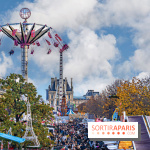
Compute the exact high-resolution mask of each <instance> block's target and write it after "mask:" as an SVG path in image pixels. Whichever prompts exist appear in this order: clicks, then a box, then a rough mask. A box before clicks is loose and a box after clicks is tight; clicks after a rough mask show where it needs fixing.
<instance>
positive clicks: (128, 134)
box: [88, 122, 138, 138]
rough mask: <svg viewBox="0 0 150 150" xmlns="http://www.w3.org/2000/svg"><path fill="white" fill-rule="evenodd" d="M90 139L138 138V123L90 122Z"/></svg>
mask: <svg viewBox="0 0 150 150" xmlns="http://www.w3.org/2000/svg"><path fill="white" fill-rule="evenodd" d="M88 138H138V122H88Z"/></svg>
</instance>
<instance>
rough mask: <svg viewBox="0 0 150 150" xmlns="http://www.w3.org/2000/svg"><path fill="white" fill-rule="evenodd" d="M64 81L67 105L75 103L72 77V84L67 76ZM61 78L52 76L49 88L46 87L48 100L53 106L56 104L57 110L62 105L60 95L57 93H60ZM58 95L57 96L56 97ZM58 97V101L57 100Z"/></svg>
mask: <svg viewBox="0 0 150 150" xmlns="http://www.w3.org/2000/svg"><path fill="white" fill-rule="evenodd" d="M63 83H64V87H63V89H64V93H65V97H66V104H67V106H69V105H71V104H73V85H72V78H71V85H69V83H68V81H67V78H65V79H63ZM58 87H59V79H57V78H56V77H55V78H51V85H49V87H48V89H46V100H47V101H49V104H50V106H51V107H54V105H56V108H57V111H58V109H59V106H60V102H59V97H58V96H57V94H58V93H59V88H58ZM56 96H57V97H56ZM55 97H56V102H55Z"/></svg>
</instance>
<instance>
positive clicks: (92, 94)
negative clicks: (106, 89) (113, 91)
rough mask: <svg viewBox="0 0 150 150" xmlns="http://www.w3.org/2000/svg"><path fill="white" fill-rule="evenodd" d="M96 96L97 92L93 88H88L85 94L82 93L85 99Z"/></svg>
mask: <svg viewBox="0 0 150 150" xmlns="http://www.w3.org/2000/svg"><path fill="white" fill-rule="evenodd" d="M92 96H93V97H94V98H97V97H98V96H99V92H94V90H88V91H87V93H86V95H84V97H86V99H90V98H91V97H92Z"/></svg>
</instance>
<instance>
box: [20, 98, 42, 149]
mask: <svg viewBox="0 0 150 150" xmlns="http://www.w3.org/2000/svg"><path fill="white" fill-rule="evenodd" d="M30 106H31V105H30V103H29V100H28V101H27V125H26V132H25V134H24V136H23V138H24V139H26V140H27V141H32V142H33V143H34V147H35V146H37V147H39V146H40V143H39V141H38V138H37V136H36V135H35V133H34V130H33V127H32V117H31V108H30Z"/></svg>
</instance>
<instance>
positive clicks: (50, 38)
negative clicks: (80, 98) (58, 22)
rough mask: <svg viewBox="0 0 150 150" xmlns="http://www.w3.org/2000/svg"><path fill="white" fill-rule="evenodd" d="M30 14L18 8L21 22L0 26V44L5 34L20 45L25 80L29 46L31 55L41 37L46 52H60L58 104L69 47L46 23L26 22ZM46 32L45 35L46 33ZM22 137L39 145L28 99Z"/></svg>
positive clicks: (10, 52)
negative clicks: (64, 54)
mask: <svg viewBox="0 0 150 150" xmlns="http://www.w3.org/2000/svg"><path fill="white" fill-rule="evenodd" d="M30 16H31V11H30V10H29V9H28V8H22V9H21V10H20V17H21V18H22V19H24V21H23V23H11V24H9V23H7V24H5V25H1V26H0V45H1V44H2V38H3V35H6V36H7V37H9V38H10V39H12V40H13V42H14V47H17V46H20V48H21V66H22V76H23V77H24V79H25V81H26V82H28V52H29V50H30V49H29V48H30V47H31V52H30V54H31V55H33V54H34V52H35V50H34V48H33V47H34V46H38V47H39V46H41V43H40V42H39V41H38V40H39V39H41V38H42V37H43V40H44V41H45V43H46V45H47V54H48V55H49V54H51V52H52V50H53V49H55V48H57V49H58V50H59V53H60V68H59V69H60V74H59V85H58V87H57V90H58V92H57V93H58V95H59V101H60V104H61V102H62V95H63V52H64V51H65V50H67V49H68V48H69V47H68V45H67V44H65V43H64V42H63V40H62V39H61V37H60V36H59V35H58V34H57V33H56V32H55V31H54V30H53V29H52V28H51V27H48V26H47V25H42V24H37V23H28V22H27V19H28V18H29V17H30ZM46 34H47V35H46ZM14 53H15V49H11V50H10V51H9V54H10V55H13V54H14ZM29 131H30V132H31V134H32V136H29V137H28V132H29ZM24 138H26V139H27V140H31V141H33V142H34V145H35V146H39V144H40V143H39V142H38V139H37V137H36V135H35V133H34V131H33V127H32V118H31V109H30V103H29V100H28V102H27V126H26V132H25V135H24Z"/></svg>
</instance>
